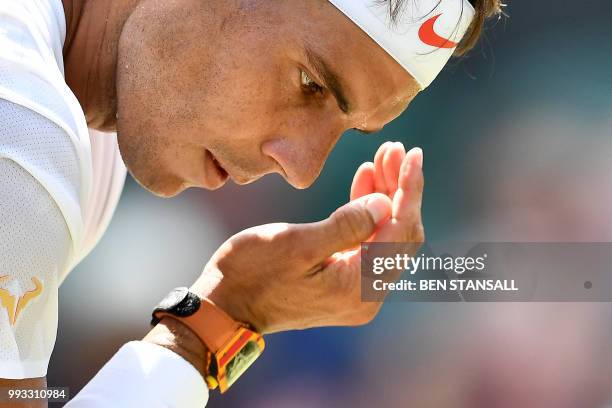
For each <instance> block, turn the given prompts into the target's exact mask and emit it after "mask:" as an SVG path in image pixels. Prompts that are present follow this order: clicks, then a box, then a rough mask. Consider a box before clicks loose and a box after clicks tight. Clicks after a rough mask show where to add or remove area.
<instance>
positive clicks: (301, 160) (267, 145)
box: [262, 130, 342, 189]
mask: <svg viewBox="0 0 612 408" xmlns="http://www.w3.org/2000/svg"><path fill="white" fill-rule="evenodd" d="M340 136H342V131H340V130H334V131H330V130H328V131H327V134H324V135H321V134H318V135H317V134H307V135H304V136H301V137H275V138H271V139H269V140H267V141H266V142H264V143H263V145H262V152H263V154H265V155H267V156H269V157H271V158H272V159H274V160H275V161H276V162H277V163H278V164H279V165H280V167H281V168H282V172H283V173H284V174H283V176H284V177H285V179H286V180H287V182H288V183H289V184H291V185H292V186H293V187H295V188H298V189H305V188H308V187H310V186H311V185H312V184H313V183H314V182H315V180H316V179H317V177H319V174H320V173H321V169H322V168H323V165H324V164H325V161H326V160H327V157H328V156H329V154H330V153H331V151H332V149H333V148H334V146H335V145H336V143H337V142H338V140H339V139H340Z"/></svg>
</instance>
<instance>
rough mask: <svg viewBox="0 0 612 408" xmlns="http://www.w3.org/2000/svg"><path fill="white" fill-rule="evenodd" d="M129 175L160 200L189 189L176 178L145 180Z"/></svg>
mask: <svg viewBox="0 0 612 408" xmlns="http://www.w3.org/2000/svg"><path fill="white" fill-rule="evenodd" d="M130 174H131V175H132V178H133V179H134V180H136V182H137V183H138V184H139V185H140V186H141V187H142V188H144V189H145V190H147V191H148V192H150V193H151V194H153V195H155V196H157V197H161V198H171V197H175V196H177V195H179V194H180V193H182V192H183V191H185V190H186V189H187V188H189V185H187V184H186V183H185V182H184V181H183V180H182V179H180V178H178V177H176V176H170V177H166V178H163V179H162V178H159V177H155V178H151V179H147V178H139V177H137V176H136V175H135V174H134V173H133V172H131V171H130Z"/></svg>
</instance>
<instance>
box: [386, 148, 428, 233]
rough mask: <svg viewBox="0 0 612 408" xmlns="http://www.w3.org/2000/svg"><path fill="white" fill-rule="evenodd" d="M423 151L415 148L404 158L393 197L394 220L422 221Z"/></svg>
mask: <svg viewBox="0 0 612 408" xmlns="http://www.w3.org/2000/svg"><path fill="white" fill-rule="evenodd" d="M422 166H423V151H422V150H421V149H420V148H418V147H415V148H413V149H411V150H410V151H409V152H408V153H407V154H406V157H405V158H404V161H403V163H402V166H401V168H400V171H399V178H398V190H397V194H396V195H395V196H394V197H393V218H395V219H396V220H398V221H402V220H405V219H410V220H412V219H415V217H416V216H418V218H417V219H420V216H421V203H422V201H423V186H424V179H423V169H422Z"/></svg>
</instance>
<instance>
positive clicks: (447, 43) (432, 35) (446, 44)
mask: <svg viewBox="0 0 612 408" xmlns="http://www.w3.org/2000/svg"><path fill="white" fill-rule="evenodd" d="M441 15H442V14H438V15H436V16H433V17H432V18H430V19H428V20H427V21H425V22H424V23H423V24H421V27H420V28H419V38H420V39H421V41H423V42H424V43H425V44H427V45H431V46H432V47H437V48H455V47H456V46H457V43H456V42H453V41H451V40H449V39H448V38H444V37H441V36H439V35H438V34H437V33H436V31H435V30H434V24H435V23H436V20H437V19H438V17H440V16H441Z"/></svg>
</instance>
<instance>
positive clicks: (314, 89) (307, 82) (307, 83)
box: [300, 70, 323, 94]
mask: <svg viewBox="0 0 612 408" xmlns="http://www.w3.org/2000/svg"><path fill="white" fill-rule="evenodd" d="M300 83H301V85H302V88H303V89H304V90H305V91H306V92H308V93H311V94H321V93H323V87H322V86H321V85H319V84H318V83H316V82H315V81H314V80H313V79H312V78H311V77H310V76H309V75H308V74H307V73H306V72H305V71H303V70H301V71H300Z"/></svg>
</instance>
